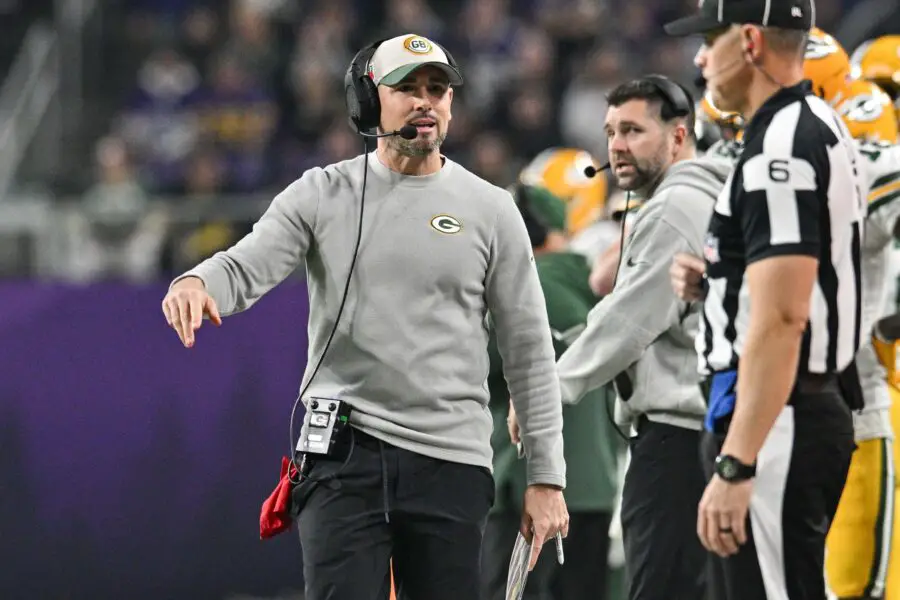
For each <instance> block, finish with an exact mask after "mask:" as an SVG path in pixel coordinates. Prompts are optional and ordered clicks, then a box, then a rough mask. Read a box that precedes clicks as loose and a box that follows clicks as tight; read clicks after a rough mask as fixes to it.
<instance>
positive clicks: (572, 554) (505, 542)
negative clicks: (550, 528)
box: [482, 512, 612, 600]
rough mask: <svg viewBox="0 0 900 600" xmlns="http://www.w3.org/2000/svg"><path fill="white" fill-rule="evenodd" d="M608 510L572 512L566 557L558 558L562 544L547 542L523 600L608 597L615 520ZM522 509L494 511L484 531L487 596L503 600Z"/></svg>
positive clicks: (592, 599) (495, 599)
mask: <svg viewBox="0 0 900 600" xmlns="http://www.w3.org/2000/svg"><path fill="white" fill-rule="evenodd" d="M611 517H612V515H611V514H610V513H607V512H572V513H570V514H569V535H568V537H567V538H566V539H565V540H564V541H563V549H564V551H565V562H564V564H563V565H562V566H560V565H559V564H558V563H557V559H556V544H555V542H554V541H553V540H550V541H549V542H547V543H546V544H545V545H544V548H543V550H542V551H541V556H540V558H539V559H538V563H537V565H536V566H535V567H534V571H532V572H531V573H529V575H528V581H527V582H526V584H525V592H524V594H523V595H522V599H523V600H603V598H605V597H606V589H607V574H608V572H609V568H608V567H607V564H606V556H607V554H608V552H609V522H610V518H611ZM520 519H521V515H520V514H518V513H514V512H502V513H497V514H494V515H491V516H490V518H489V519H488V525H487V530H486V531H485V534H484V548H483V551H482V565H483V568H482V575H483V581H484V595H483V598H485V600H503V598H504V594H505V592H506V575H507V573H508V572H509V559H510V557H511V556H512V548H513V544H514V543H515V541H516V535H517V534H518V532H519V522H520Z"/></svg>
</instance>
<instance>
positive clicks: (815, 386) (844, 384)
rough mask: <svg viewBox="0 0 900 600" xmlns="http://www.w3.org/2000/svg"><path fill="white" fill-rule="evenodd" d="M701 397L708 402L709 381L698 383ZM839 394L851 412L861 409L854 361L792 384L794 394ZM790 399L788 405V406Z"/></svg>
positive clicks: (858, 382)
mask: <svg viewBox="0 0 900 600" xmlns="http://www.w3.org/2000/svg"><path fill="white" fill-rule="evenodd" d="M700 389H701V390H702V392H703V397H704V398H705V399H706V400H707V402H708V400H709V392H710V384H709V380H708V379H706V380H703V381H701V382H700ZM824 393H833V394H839V395H840V396H841V397H843V398H844V401H845V402H846V403H847V405H848V406H849V407H850V409H851V410H861V409H862V408H863V405H864V403H863V397H862V386H861V384H860V381H859V373H858V372H857V370H856V361H854V362H852V363H850V366H848V367H847V368H846V369H844V370H843V371H842V372H841V373H800V374H799V375H797V379H796V381H795V382H794V389H793V390H792V391H791V396H793V395H794V394H824ZM790 402H791V401H790V399H789V400H788V404H790Z"/></svg>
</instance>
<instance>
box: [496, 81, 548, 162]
mask: <svg viewBox="0 0 900 600" xmlns="http://www.w3.org/2000/svg"><path fill="white" fill-rule="evenodd" d="M508 110H509V118H508V119H507V121H508V122H509V124H510V128H509V134H508V137H509V140H510V143H511V144H512V147H513V148H515V149H516V153H517V154H518V155H519V156H520V157H522V158H523V159H524V160H526V161H527V160H530V159H532V158H534V157H535V156H537V154H538V153H539V152H541V151H542V150H544V149H546V148H549V147H551V146H557V145H559V144H560V139H559V134H558V128H557V123H556V119H555V118H554V117H555V115H554V110H553V100H552V99H551V97H550V94H549V93H548V92H547V89H546V88H545V87H539V86H537V85H533V86H529V87H525V88H522V89H520V90H518V91H517V92H516V93H515V94H514V95H513V96H512V97H510V98H509V105H508Z"/></svg>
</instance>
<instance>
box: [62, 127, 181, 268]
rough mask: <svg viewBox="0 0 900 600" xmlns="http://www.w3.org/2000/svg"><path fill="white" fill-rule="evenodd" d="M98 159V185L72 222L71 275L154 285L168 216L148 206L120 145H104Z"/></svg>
mask: <svg viewBox="0 0 900 600" xmlns="http://www.w3.org/2000/svg"><path fill="white" fill-rule="evenodd" d="M95 159H96V163H97V179H98V181H97V183H96V184H94V186H93V187H91V188H90V189H89V190H88V191H87V192H86V193H85V194H84V198H83V200H82V202H83V206H82V210H81V211H80V212H78V213H75V214H74V215H73V217H72V220H71V222H70V233H71V240H72V252H71V253H70V259H71V264H70V265H69V267H70V269H69V274H70V276H72V277H73V278H75V279H78V280H96V279H126V280H129V281H148V280H151V279H153V278H154V277H156V276H157V269H156V263H157V260H158V256H159V250H160V248H161V245H162V241H163V237H164V235H165V230H166V225H167V217H166V215H165V212H164V211H162V210H160V209H158V208H153V207H151V206H150V205H149V203H148V199H147V196H146V195H145V194H144V191H143V189H141V187H140V185H139V184H138V183H137V181H136V180H135V178H134V175H133V173H132V169H131V164H130V162H129V160H128V155H127V152H126V149H125V144H124V143H123V142H122V140H120V139H117V138H104V139H102V140H100V142H99V143H98V144H97V150H96V157H95Z"/></svg>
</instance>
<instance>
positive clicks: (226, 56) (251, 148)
mask: <svg viewBox="0 0 900 600" xmlns="http://www.w3.org/2000/svg"><path fill="white" fill-rule="evenodd" d="M194 109H195V110H196V111H197V114H198V115H199V117H200V136H201V138H202V140H203V141H204V142H205V143H212V144H214V145H215V146H216V147H218V148H219V149H220V150H221V151H222V152H223V155H224V156H225V158H226V160H227V161H228V173H229V179H228V189H229V190H235V191H253V190H256V189H259V188H260V187H262V186H265V185H266V184H267V183H268V178H269V176H270V173H269V172H268V169H267V165H266V151H267V150H268V147H269V142H270V141H271V137H272V133H273V131H274V127H275V122H276V113H275V104H274V101H273V99H272V96H271V95H270V94H269V93H268V92H266V90H265V89H264V88H263V87H261V86H259V84H258V81H257V80H256V78H255V77H253V76H252V75H251V74H250V72H248V71H247V69H246V67H245V66H244V64H243V62H242V61H241V60H240V58H239V57H238V56H236V55H234V54H231V53H223V54H221V55H220V56H219V57H218V59H217V62H216V65H215V67H214V69H213V71H212V73H211V80H210V82H209V85H208V86H207V87H204V88H203V90H202V92H201V93H200V94H198V98H197V101H196V103H195V105H194Z"/></svg>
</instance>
